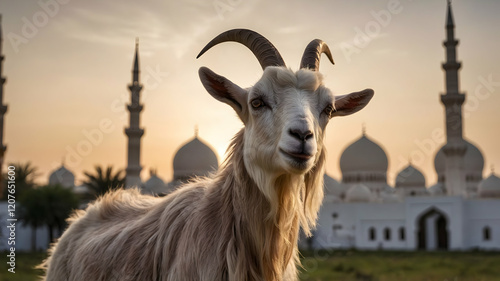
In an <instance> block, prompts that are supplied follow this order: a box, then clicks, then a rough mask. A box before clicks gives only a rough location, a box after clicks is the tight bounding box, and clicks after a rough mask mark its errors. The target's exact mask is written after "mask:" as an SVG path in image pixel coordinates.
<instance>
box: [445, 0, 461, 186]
mask: <svg viewBox="0 0 500 281" xmlns="http://www.w3.org/2000/svg"><path fill="white" fill-rule="evenodd" d="M443 45H444V47H445V50H446V62H445V63H443V65H442V66H443V70H444V71H445V80H446V93H445V94H442V95H441V102H442V103H443V105H444V107H445V115H446V140H447V143H446V145H445V146H444V147H443V152H444V154H445V155H446V171H445V187H446V191H447V193H448V195H464V194H465V191H466V189H465V173H464V155H465V152H466V150H467V144H466V142H465V141H464V139H463V137H462V136H463V133H462V128H463V122H462V105H463V103H464V101H465V93H460V88H459V79H458V70H459V69H460V67H461V66H462V64H461V63H460V62H458V61H457V51H456V48H457V45H458V40H456V39H455V24H454V22H453V14H452V10H451V1H450V0H448V12H447V16H446V41H444V42H443Z"/></svg>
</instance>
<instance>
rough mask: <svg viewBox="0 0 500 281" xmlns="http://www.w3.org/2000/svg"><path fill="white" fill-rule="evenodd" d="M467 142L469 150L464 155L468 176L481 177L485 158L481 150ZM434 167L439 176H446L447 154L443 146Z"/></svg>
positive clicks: (437, 154) (435, 159)
mask: <svg viewBox="0 0 500 281" xmlns="http://www.w3.org/2000/svg"><path fill="white" fill-rule="evenodd" d="M465 142H466V143H467V150H466V151H465V156H464V169H465V173H466V177H471V176H472V177H475V178H477V177H479V178H481V176H482V173H483V168H484V158H483V154H482V153H481V151H480V150H479V149H478V148H477V147H476V146H475V145H473V144H472V143H470V142H468V141H465ZM434 168H435V169H436V173H437V174H438V177H439V178H442V176H444V174H445V171H446V155H445V154H444V152H443V147H441V148H440V149H439V151H438V152H437V153H436V157H435V158H434Z"/></svg>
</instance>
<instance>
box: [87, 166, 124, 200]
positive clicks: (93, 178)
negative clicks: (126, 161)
mask: <svg viewBox="0 0 500 281" xmlns="http://www.w3.org/2000/svg"><path fill="white" fill-rule="evenodd" d="M122 173H123V170H119V171H118V172H116V173H113V167H112V166H108V167H107V168H106V170H105V171H103V169H102V168H101V167H100V166H95V173H94V174H91V173H89V172H84V174H85V176H86V177H87V179H86V180H85V181H84V182H83V184H84V185H86V186H87V187H88V188H89V189H90V190H91V192H92V193H93V195H94V196H95V197H99V196H101V195H103V194H105V193H106V192H108V191H110V190H115V189H118V188H123V187H124V186H125V176H124V175H122Z"/></svg>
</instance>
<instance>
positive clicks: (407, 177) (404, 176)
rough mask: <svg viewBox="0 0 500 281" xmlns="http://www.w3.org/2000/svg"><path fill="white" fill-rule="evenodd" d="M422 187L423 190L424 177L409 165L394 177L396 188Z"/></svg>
mask: <svg viewBox="0 0 500 281" xmlns="http://www.w3.org/2000/svg"><path fill="white" fill-rule="evenodd" d="M401 187H423V188H425V177H424V175H423V174H422V173H421V172H420V171H419V170H417V169H416V168H415V167H413V166H412V165H411V164H410V165H408V167H406V168H404V169H403V170H401V172H399V173H398V175H397V177H396V188H401Z"/></svg>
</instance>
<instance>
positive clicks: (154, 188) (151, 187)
mask: <svg viewBox="0 0 500 281" xmlns="http://www.w3.org/2000/svg"><path fill="white" fill-rule="evenodd" d="M166 190H167V186H166V185H165V182H164V181H163V180H162V179H161V178H160V177H158V176H157V175H156V171H151V177H150V178H149V179H148V180H147V181H146V182H145V183H144V186H143V188H142V193H148V194H153V195H158V194H162V193H165V192H166Z"/></svg>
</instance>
